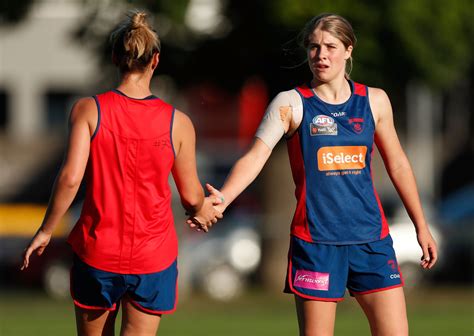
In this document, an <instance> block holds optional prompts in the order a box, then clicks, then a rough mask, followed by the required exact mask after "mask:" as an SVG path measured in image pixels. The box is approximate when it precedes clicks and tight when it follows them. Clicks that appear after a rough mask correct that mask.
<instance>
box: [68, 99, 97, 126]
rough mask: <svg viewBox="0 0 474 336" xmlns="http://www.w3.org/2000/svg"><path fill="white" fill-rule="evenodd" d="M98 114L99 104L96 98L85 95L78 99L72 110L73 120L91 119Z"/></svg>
mask: <svg viewBox="0 0 474 336" xmlns="http://www.w3.org/2000/svg"><path fill="white" fill-rule="evenodd" d="M96 116H97V104H96V103H95V100H94V98H92V97H84V98H80V99H78V100H77V101H76V103H75V104H74V106H73V107H72V110H71V121H72V122H74V121H79V120H90V119H92V118H96Z"/></svg>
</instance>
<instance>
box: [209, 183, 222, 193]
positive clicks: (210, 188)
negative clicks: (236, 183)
mask: <svg viewBox="0 0 474 336" xmlns="http://www.w3.org/2000/svg"><path fill="white" fill-rule="evenodd" d="M206 189H207V191H209V193H210V194H211V195H214V196H219V194H220V193H221V192H220V191H219V190H217V189H216V188H214V187H213V186H212V185H210V184H209V183H206Z"/></svg>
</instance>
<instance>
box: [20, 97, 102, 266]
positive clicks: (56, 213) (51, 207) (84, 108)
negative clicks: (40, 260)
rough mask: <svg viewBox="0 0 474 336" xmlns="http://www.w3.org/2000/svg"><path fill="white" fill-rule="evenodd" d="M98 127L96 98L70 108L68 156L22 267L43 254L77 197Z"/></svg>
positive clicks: (80, 102)
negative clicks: (93, 137) (92, 137)
mask: <svg viewBox="0 0 474 336" xmlns="http://www.w3.org/2000/svg"><path fill="white" fill-rule="evenodd" d="M96 127H97V106H96V104H95V102H94V99H93V98H82V99H80V100H79V101H77V103H76V104H75V105H74V107H73V108H72V111H71V115H70V124H69V137H68V145H67V149H66V155H65V157H64V160H63V164H62V166H61V169H60V171H59V173H58V176H57V177H56V181H55V183H54V186H53V191H52V194H51V198H50V200H49V204H48V209H47V210H46V214H45V216H44V219H43V222H42V223H41V226H40V228H39V229H38V231H37V232H36V234H35V236H34V237H33V239H32V240H31V242H30V244H29V245H28V247H27V248H26V249H25V251H24V252H23V265H22V266H21V269H22V270H23V269H25V268H27V267H28V265H29V262H30V256H31V254H32V253H33V252H35V251H36V253H37V254H38V255H41V254H43V251H44V250H45V248H46V247H47V246H48V244H49V241H50V239H51V235H52V233H53V231H54V229H55V228H56V226H57V225H58V223H59V221H60V220H61V218H62V217H63V216H64V214H65V213H66V211H67V209H68V208H69V206H70V205H71V203H72V201H73V200H74V197H75V196H76V194H77V191H78V189H79V186H80V184H81V181H82V178H83V176H84V172H85V170H86V165H87V160H88V158H89V150H90V141H91V140H90V139H91V136H92V134H93V133H94V131H95V129H96Z"/></svg>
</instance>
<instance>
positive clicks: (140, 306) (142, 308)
mask: <svg viewBox="0 0 474 336" xmlns="http://www.w3.org/2000/svg"><path fill="white" fill-rule="evenodd" d="M130 302H131V303H132V304H133V305H134V306H135V307H136V308H138V309H139V310H141V311H143V312H145V313H148V314H152V315H161V314H172V313H174V312H175V311H176V305H175V306H174V307H173V308H171V309H169V310H153V309H149V308H145V307H143V306H142V305H141V304H139V303H138V302H136V301H133V300H131V299H130Z"/></svg>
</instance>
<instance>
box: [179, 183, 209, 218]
mask: <svg viewBox="0 0 474 336" xmlns="http://www.w3.org/2000/svg"><path fill="white" fill-rule="evenodd" d="M203 202H204V191H203V190H202V189H201V190H200V192H195V193H190V194H183V195H181V203H182V204H183V207H184V208H185V209H186V210H188V211H190V212H193V213H194V212H196V211H198V210H199V209H200V208H201V206H202V203H203Z"/></svg>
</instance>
